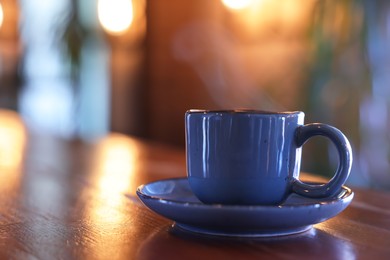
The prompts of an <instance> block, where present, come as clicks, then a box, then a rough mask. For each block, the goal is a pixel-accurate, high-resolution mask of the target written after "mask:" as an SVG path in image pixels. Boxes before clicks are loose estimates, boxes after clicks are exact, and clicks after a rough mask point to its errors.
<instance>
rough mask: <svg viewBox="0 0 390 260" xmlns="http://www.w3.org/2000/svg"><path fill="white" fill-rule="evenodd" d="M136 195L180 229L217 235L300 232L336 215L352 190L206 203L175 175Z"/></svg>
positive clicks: (264, 235) (342, 208)
mask: <svg viewBox="0 0 390 260" xmlns="http://www.w3.org/2000/svg"><path fill="white" fill-rule="evenodd" d="M137 195H138V197H139V198H140V199H141V201H142V202H143V203H144V204H145V205H146V206H147V207H148V208H150V209H151V210H153V211H154V212H156V213H158V214H160V215H162V216H164V217H166V218H168V219H171V220H173V221H175V226H176V227H178V228H180V229H184V230H187V231H191V232H196V233H202V234H209V235H219V236H239V237H270V236H282V235H290V234H296V233H300V232H304V231H306V230H308V229H310V228H311V227H312V225H314V224H317V223H320V222H323V221H325V220H327V219H329V218H332V217H334V216H336V215H337V214H339V213H340V212H342V211H343V210H344V209H345V208H346V207H347V206H348V205H349V204H350V203H351V201H352V199H353V195H354V193H353V192H352V191H351V189H349V188H347V187H345V186H344V187H342V189H341V190H340V192H339V193H338V194H337V195H336V196H333V197H330V198H325V199H310V198H304V197H302V196H299V195H296V194H292V195H290V197H289V198H288V199H287V200H286V201H285V202H284V203H283V204H281V205H278V206H255V205H254V206H241V205H219V204H212V205H208V204H203V203H202V202H200V201H199V200H198V199H197V198H196V197H195V195H194V194H193V193H192V191H191V189H190V186H189V184H188V181H187V178H178V179H167V180H161V181H156V182H152V183H149V184H145V185H141V186H140V187H138V189H137Z"/></svg>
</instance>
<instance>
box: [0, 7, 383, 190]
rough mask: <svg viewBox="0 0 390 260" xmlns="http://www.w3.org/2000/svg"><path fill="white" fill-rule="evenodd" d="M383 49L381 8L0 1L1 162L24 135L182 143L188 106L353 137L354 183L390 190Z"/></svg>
mask: <svg viewBox="0 0 390 260" xmlns="http://www.w3.org/2000/svg"><path fill="white" fill-rule="evenodd" d="M389 46H390V1H385V0H382V1H381V0H374V1H370V0H344V1H332V0H212V1H210V0H188V1H182V0H158V1H153V0H83V1H77V0H56V1H51V0H19V1H17V0H0V161H2V162H3V164H4V163H7V161H8V159H9V158H10V154H11V153H12V151H13V149H15V147H17V146H18V145H20V144H19V143H23V142H24V140H23V134H22V133H23V131H28V132H29V133H34V134H40V135H43V134H44V135H50V136H56V137H59V138H64V139H79V140H85V141H94V140H97V139H99V138H101V137H104V136H105V135H107V134H108V133H110V132H118V133H122V134H126V135H132V136H137V137H141V138H144V139H147V140H152V141H156V142H161V143H166V144H169V145H173V146H177V147H181V148H184V113H185V111H186V110H188V109H191V108H203V109H221V108H223V109H229V108H251V109H263V110H274V111H285V110H302V111H304V112H305V113H306V123H310V122H323V123H328V124H331V125H334V126H336V127H337V128H339V129H340V130H342V131H343V132H344V133H345V134H346V136H347V137H348V138H349V140H350V141H351V143H352V148H353V150H354V166H353V170H352V175H351V178H350V180H349V183H350V184H351V185H356V186H366V187H372V188H378V189H390V172H389V169H390V165H389V164H390V131H389V129H390V86H389V84H390V47H389ZM26 129H27V130H26ZM334 154H335V151H334V147H333V146H332V145H330V144H329V143H328V142H327V141H326V140H322V138H316V139H315V140H312V141H309V143H308V144H306V145H305V148H304V152H303V166H302V170H304V171H309V172H313V173H318V174H320V175H324V176H329V174H330V173H332V172H333V171H334V168H335V167H336V166H337V158H335V156H334ZM14 157H15V156H14ZM7 158H8V159H7ZM15 158H17V160H20V158H19V157H18V156H16V157H15ZM18 158H19V159H18Z"/></svg>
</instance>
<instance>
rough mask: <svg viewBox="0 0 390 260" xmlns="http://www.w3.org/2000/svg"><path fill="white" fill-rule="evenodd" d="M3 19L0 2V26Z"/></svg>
mask: <svg viewBox="0 0 390 260" xmlns="http://www.w3.org/2000/svg"><path fill="white" fill-rule="evenodd" d="M3 19H4V13H3V6H2V5H1V3H0V28H1V25H2V24H3Z"/></svg>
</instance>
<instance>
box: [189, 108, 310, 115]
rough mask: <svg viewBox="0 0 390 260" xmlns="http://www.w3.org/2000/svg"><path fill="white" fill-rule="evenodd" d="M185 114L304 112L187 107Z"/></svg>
mask: <svg viewBox="0 0 390 260" xmlns="http://www.w3.org/2000/svg"><path fill="white" fill-rule="evenodd" d="M186 114H256V115H298V114H304V112H302V111H278V112H276V111H268V110H257V109H246V108H240V109H217V110H212V109H189V110H187V111H186Z"/></svg>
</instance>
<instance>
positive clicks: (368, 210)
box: [0, 134, 390, 260]
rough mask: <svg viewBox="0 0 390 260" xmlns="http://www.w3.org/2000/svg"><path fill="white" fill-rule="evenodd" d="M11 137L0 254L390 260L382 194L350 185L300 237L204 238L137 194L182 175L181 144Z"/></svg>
mask: <svg viewBox="0 0 390 260" xmlns="http://www.w3.org/2000/svg"><path fill="white" fill-rule="evenodd" d="M12 138H14V137H11V140H8V139H7V140H8V141H12V142H11V144H17V145H11V146H10V145H8V146H7V145H6V144H7V140H6V141H4V140H3V141H1V138H0V176H1V182H0V259H84V258H86V259H202V260H205V259H234V260H236V259H263V258H262V257H268V258H273V259H274V258H275V259H276V258H281V259H372V260H374V259H375V260H376V259H390V194H389V193H386V192H377V191H371V190H364V189H354V191H355V199H354V201H353V202H352V204H351V205H350V207H348V208H347V209H346V210H345V211H344V212H343V213H341V214H340V215H338V216H337V217H335V218H333V219H331V220H328V221H326V222H324V223H321V224H318V225H315V226H314V228H313V229H312V230H310V231H308V232H305V233H302V234H299V235H293V236H285V237H278V238H268V239H267V238H262V239H221V238H218V239H217V238H207V237H203V236H195V235H191V234H188V233H180V232H172V231H171V228H170V227H171V225H172V222H171V221H170V220H168V219H165V218H163V217H161V216H159V215H157V214H155V213H153V212H152V211H150V210H149V209H147V208H146V207H144V206H143V205H142V204H141V203H140V201H139V200H138V198H137V197H136V196H135V190H136V187H137V186H139V185H140V184H144V183H147V182H151V181H154V180H158V179H164V178H170V177H181V176H185V159H184V151H183V150H180V149H174V148H169V147H165V146H162V145H158V144H154V143H148V142H145V141H141V140H137V139H133V138H129V137H126V136H123V135H118V134H111V135H109V136H107V137H106V138H104V139H102V140H100V141H99V142H94V143H83V142H80V141H73V142H69V141H63V140H58V139H55V138H48V137H37V136H29V137H26V138H23V137H22V138H20V137H15V138H16V139H15V140H12ZM18 138H19V139H18ZM4 142H5V143H6V144H5V145H4ZM22 152H23V153H22ZM21 153H22V154H24V156H23V157H20V154H21Z"/></svg>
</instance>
